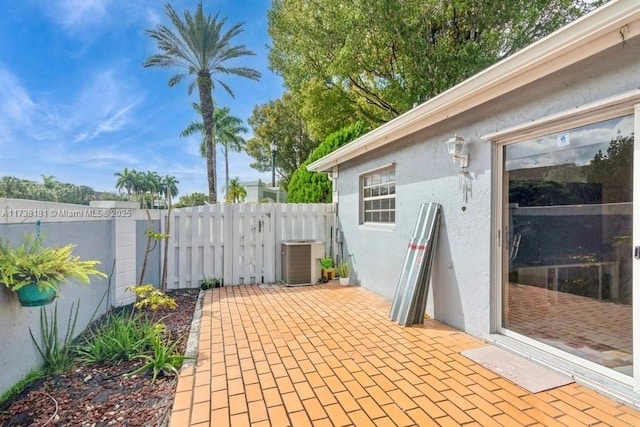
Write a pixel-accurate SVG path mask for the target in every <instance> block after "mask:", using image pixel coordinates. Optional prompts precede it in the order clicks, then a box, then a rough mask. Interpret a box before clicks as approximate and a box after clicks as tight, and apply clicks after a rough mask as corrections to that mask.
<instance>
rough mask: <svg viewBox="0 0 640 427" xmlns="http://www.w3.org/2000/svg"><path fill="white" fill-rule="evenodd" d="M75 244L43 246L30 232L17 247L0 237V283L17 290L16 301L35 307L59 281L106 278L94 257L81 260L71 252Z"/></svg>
mask: <svg viewBox="0 0 640 427" xmlns="http://www.w3.org/2000/svg"><path fill="white" fill-rule="evenodd" d="M74 248H75V245H73V244H68V245H66V246H62V247H45V246H44V245H43V244H42V241H41V240H40V238H39V237H38V236H36V235H34V234H25V236H24V240H23V241H22V243H21V244H19V245H18V246H12V245H11V244H10V243H9V241H8V240H7V239H2V240H0V283H2V284H4V285H5V286H6V287H7V288H9V289H10V290H12V291H15V292H17V294H18V299H19V300H20V303H21V304H22V305H23V306H25V307H35V306H40V305H45V304H49V303H51V302H52V301H53V300H54V299H55V298H56V296H57V295H58V288H59V287H60V284H61V283H63V282H65V281H66V280H67V279H76V280H77V281H79V282H80V283H83V284H89V281H90V276H98V277H107V275H106V274H104V273H103V272H101V271H99V270H98V269H97V268H96V265H98V264H100V262H99V261H96V260H81V259H80V257H78V256H76V255H73V249H74Z"/></svg>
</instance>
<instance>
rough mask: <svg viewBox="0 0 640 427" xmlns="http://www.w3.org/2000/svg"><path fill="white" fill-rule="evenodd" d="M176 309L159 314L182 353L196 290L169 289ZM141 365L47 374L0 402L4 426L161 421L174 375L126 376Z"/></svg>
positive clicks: (172, 390)
mask: <svg viewBox="0 0 640 427" xmlns="http://www.w3.org/2000/svg"><path fill="white" fill-rule="evenodd" d="M171 296H172V297H174V298H175V299H176V301H177V302H178V308H177V309H176V310H175V311H162V312H158V313H157V314H156V315H157V316H158V317H159V318H160V317H162V322H163V323H164V324H165V325H166V326H167V328H168V329H169V330H170V331H171V336H172V337H181V344H180V351H181V352H182V353H184V351H185V348H186V345H187V339H188V335H189V330H190V326H191V321H192V319H193V313H194V311H195V306H196V301H197V298H198V291H197V290H182V291H176V292H173V293H171ZM139 366H141V362H140V361H139V360H131V361H128V362H123V363H121V364H119V365H111V364H96V365H86V364H76V365H75V366H74V367H73V368H71V369H70V370H69V371H67V372H65V373H64V374H61V375H56V376H51V377H47V378H43V379H41V380H38V381H36V382H35V383H33V384H31V385H30V386H29V387H28V388H27V389H26V390H24V391H23V392H22V393H20V395H18V396H16V397H15V398H14V399H12V400H11V401H9V402H6V403H3V404H2V405H0V425H2V426H5V427H8V426H45V425H46V426H95V427H101V426H163V425H166V424H167V423H168V419H169V415H170V412H171V406H172V404H173V398H174V393H175V388H176V378H175V377H165V376H160V377H158V379H156V381H155V382H154V383H153V384H152V383H151V375H150V373H148V372H147V373H146V374H141V375H135V376H131V377H124V376H123V374H125V373H127V372H131V371H133V370H135V369H136V368H137V367H139Z"/></svg>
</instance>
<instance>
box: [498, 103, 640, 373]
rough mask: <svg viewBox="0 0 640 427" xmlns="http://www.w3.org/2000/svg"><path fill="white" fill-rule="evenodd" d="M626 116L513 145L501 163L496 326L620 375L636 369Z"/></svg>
mask: <svg viewBox="0 0 640 427" xmlns="http://www.w3.org/2000/svg"><path fill="white" fill-rule="evenodd" d="M636 121H637V118H636ZM633 122H634V120H633V115H631V116H626V117H618V118H614V119H610V120H607V121H602V122H597V123H591V124H588V125H586V126H581V127H578V128H574V129H566V130H565V131H563V132H560V133H555V134H551V135H548V136H542V137H539V138H535V139H530V140H527V141H521V142H516V143H513V144H510V145H507V146H506V147H505V148H504V153H505V156H504V165H503V168H504V169H503V176H504V177H505V182H506V183H508V185H505V188H504V190H503V191H504V193H503V197H504V200H505V205H504V206H505V207H506V206H508V207H509V210H508V216H507V217H506V218H505V224H509V231H510V233H509V241H507V242H505V244H506V245H508V247H509V248H510V254H509V256H505V257H504V258H503V266H504V271H505V273H506V272H508V275H507V274H505V276H504V278H503V284H502V293H503V298H502V303H503V310H502V316H503V317H502V326H503V327H504V328H505V329H509V330H511V331H515V332H517V333H519V334H522V335H525V336H527V338H529V339H533V340H538V341H540V342H543V343H545V344H546V345H551V346H554V347H556V348H559V349H560V350H562V351H565V352H568V353H572V354H574V355H576V356H578V357H580V358H583V359H587V360H590V361H591V362H593V363H598V364H601V365H604V366H605V367H607V368H610V369H615V370H616V371H618V372H620V373H623V374H625V375H632V374H633V371H634V368H637V367H636V366H633V361H634V355H633V352H634V351H637V348H636V349H634V345H633V341H634V339H633V338H634V334H636V333H637V331H635V330H634V329H635V328H636V326H637V325H635V324H634V323H635V322H633V317H634V316H633V314H634V312H635V311H636V310H637V308H636V307H633V304H635V303H633V298H632V294H633V293H635V292H637V289H636V290H634V289H633V285H634V283H633V281H634V277H633V275H634V274H635V272H634V271H632V270H633V269H632V268H631V267H632V263H634V262H635V261H633V260H632V254H633V250H632V246H631V245H632V243H631V237H632V236H633V235H634V234H635V233H637V230H634V229H633V228H634V214H633V205H634V204H635V203H637V202H638V201H637V200H634V199H633V197H634V188H633V183H634V182H633V177H634V166H635V168H636V169H637V168H638V165H634V164H633V150H634V126H633ZM637 144H638V143H637V142H636V143H635V146H636V147H637ZM506 203H508V205H506ZM614 209H615V214H613V212H614ZM505 212H506V209H505ZM525 301H526V302H527V306H526V307H525V305H524V304H523V302H525ZM529 302H534V305H528V304H529ZM613 319H615V320H614V321H612V320H613ZM613 354H615V356H611V355H613Z"/></svg>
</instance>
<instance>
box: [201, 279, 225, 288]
mask: <svg viewBox="0 0 640 427" xmlns="http://www.w3.org/2000/svg"><path fill="white" fill-rule="evenodd" d="M220 287H222V279H221V278H219V277H205V278H204V279H202V282H201V283H200V288H201V289H203V290H207V289H211V288H220Z"/></svg>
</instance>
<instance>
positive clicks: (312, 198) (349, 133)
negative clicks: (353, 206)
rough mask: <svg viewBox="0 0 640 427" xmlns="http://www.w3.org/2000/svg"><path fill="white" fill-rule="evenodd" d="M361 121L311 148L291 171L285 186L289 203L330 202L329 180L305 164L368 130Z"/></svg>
mask: <svg viewBox="0 0 640 427" xmlns="http://www.w3.org/2000/svg"><path fill="white" fill-rule="evenodd" d="M369 130H370V129H369V128H368V127H367V126H366V125H365V124H364V123H363V122H356V123H354V124H352V125H349V126H346V127H344V128H342V129H340V130H339V131H337V132H334V133H332V134H331V135H329V136H328V137H327V138H326V139H325V140H324V141H322V143H320V145H319V146H318V147H317V148H316V149H315V150H313V152H312V153H311V155H309V158H308V159H307V160H306V161H305V162H304V163H303V164H302V165H301V166H300V167H299V168H298V169H296V171H295V172H294V173H293V175H292V176H291V181H290V182H289V186H288V187H287V201H288V202H291V203H331V181H330V180H329V178H328V177H327V176H326V174H323V173H317V172H310V171H308V170H307V166H308V165H309V164H311V163H313V162H315V161H316V160H318V159H320V158H322V157H324V156H326V155H327V154H329V153H331V152H333V151H335V150H337V149H338V148H340V147H342V146H343V145H346V144H347V143H349V142H351V141H353V140H354V139H356V138H358V137H360V136H362V135H364V134H366V133H367V132H369Z"/></svg>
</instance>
